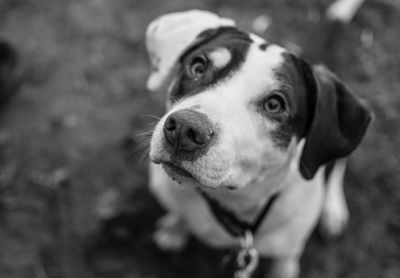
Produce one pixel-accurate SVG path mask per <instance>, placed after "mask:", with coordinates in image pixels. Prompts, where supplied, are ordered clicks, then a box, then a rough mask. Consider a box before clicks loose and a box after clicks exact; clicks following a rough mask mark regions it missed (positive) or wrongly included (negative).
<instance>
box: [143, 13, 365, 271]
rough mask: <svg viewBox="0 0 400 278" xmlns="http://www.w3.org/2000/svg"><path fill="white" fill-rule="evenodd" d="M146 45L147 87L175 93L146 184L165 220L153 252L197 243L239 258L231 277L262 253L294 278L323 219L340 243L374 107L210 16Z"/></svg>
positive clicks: (159, 30)
mask: <svg viewBox="0 0 400 278" xmlns="http://www.w3.org/2000/svg"><path fill="white" fill-rule="evenodd" d="M146 43H147V49H148V52H149V56H150V60H151V63H152V66H153V72H152V73H151V75H150V77H149V79H148V82H147V87H148V89H149V90H150V91H154V92H159V93H160V92H162V93H166V94H167V105H166V106H167V112H166V114H165V115H164V116H163V117H162V118H161V119H160V120H159V121H158V123H157V125H156V126H155V128H154V131H153V134H152V138H151V142H150V153H149V157H150V160H151V163H150V166H149V186H150V189H151V191H152V193H153V194H154V195H155V196H156V198H157V199H158V201H159V202H160V203H161V204H162V205H163V206H164V208H165V209H166V210H167V211H168V213H167V215H166V216H164V217H163V218H162V219H161V220H160V221H159V223H158V229H157V230H156V231H155V234H154V240H155V242H156V243H157V245H158V246H159V247H160V248H162V249H164V250H180V249H181V248H183V247H184V245H185V243H186V242H187V239H188V235H189V234H192V235H194V236H196V237H197V238H199V239H200V240H201V241H203V242H205V243H206V244H208V245H210V246H213V247H215V248H230V247H233V248H238V264H239V266H238V269H239V270H238V272H236V274H235V275H237V276H235V277H249V276H250V275H251V272H252V271H253V269H249V268H254V267H253V266H252V267H250V266H249V264H251V263H248V261H251V262H255V261H256V259H254V260H253V258H256V257H257V254H260V255H261V256H263V257H270V258H273V264H272V267H271V273H269V275H271V276H268V277H284V278H289V277H290V278H294V277H298V275H299V257H300V256H301V254H302V252H303V249H304V245H305V243H306V241H307V239H308V237H309V236H310V233H311V232H312V231H313V229H314V227H315V226H316V223H317V222H318V220H319V218H321V224H322V226H323V228H324V229H325V230H326V231H327V233H329V234H330V235H332V236H337V235H339V234H340V233H341V232H342V231H343V229H344V228H345V226H346V223H347V221H348V217H349V213H348V209H347V206H346V202H345V198H344V195H343V188H342V186H343V184H342V183H343V176H344V173H345V168H346V161H347V157H348V155H349V154H350V153H351V152H352V151H353V150H354V149H355V148H356V147H357V146H358V145H359V144H360V142H361V140H362V138H363V137H364V135H365V133H366V130H367V127H368V125H369V123H370V121H371V111H370V109H369V108H368V106H367V105H366V104H365V103H364V102H363V101H361V100H360V99H359V98H358V97H356V95H355V94H354V93H353V92H352V91H351V90H350V89H349V88H348V87H347V86H346V85H345V84H344V83H343V82H342V81H341V80H340V79H339V78H338V77H337V76H336V75H335V74H333V73H332V72H331V71H330V70H329V69H327V68H326V67H324V66H322V65H310V64H309V63H308V62H306V61H304V60H303V59H301V58H299V57H297V56H295V55H294V54H291V53H289V52H288V51H287V50H286V49H284V48H282V47H280V46H278V45H275V44H271V43H269V42H267V41H265V40H264V39H262V38H260V37H258V36H256V35H254V34H251V33H246V32H243V31H240V30H239V29H238V28H236V26H235V23H234V21H233V20H231V19H227V18H220V17H218V16H217V15H215V14H212V13H210V12H206V11H199V10H192V11H187V12H177V13H172V14H168V15H164V16H161V17H160V18H158V19H156V20H154V21H153V22H152V23H151V24H150V25H149V27H148V29H147V32H146ZM241 252H242V253H243V252H244V254H245V256H246V258H247V259H245V260H244V261H247V262H246V263H243V260H242V263H240V262H239V261H240V254H241ZM240 264H242V266H240ZM255 264H256V263H255ZM240 271H242V272H240ZM241 275H243V276H241Z"/></svg>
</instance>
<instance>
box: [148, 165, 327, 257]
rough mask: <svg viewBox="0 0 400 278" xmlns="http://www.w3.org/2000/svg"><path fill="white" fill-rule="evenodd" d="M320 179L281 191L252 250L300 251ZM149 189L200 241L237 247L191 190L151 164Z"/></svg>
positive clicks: (316, 205)
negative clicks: (180, 218) (182, 220)
mask: <svg viewBox="0 0 400 278" xmlns="http://www.w3.org/2000/svg"><path fill="white" fill-rule="evenodd" d="M320 176H321V175H317V177H316V178H315V179H314V180H313V181H312V182H305V181H303V180H297V179H296V180H295V181H296V183H297V184H296V185H295V186H290V187H288V188H286V189H285V191H284V192H281V194H280V195H279V199H278V200H277V201H276V202H275V203H274V205H273V207H272V208H271V209H270V211H269V212H268V214H267V215H265V218H264V219H263V221H262V224H261V225H260V228H259V229H258V231H257V234H256V235H255V247H256V248H257V249H258V251H259V252H260V253H261V254H262V255H264V256H276V255H278V256H281V255H293V254H296V253H300V252H301V251H302V247H303V245H304V241H305V240H306V238H308V236H309V234H310V232H311V231H312V229H313V228H314V226H315V223H316V221H317V218H318V216H319V213H320V210H321V206H322V201H323V190H324V188H323V186H322V183H321V182H320ZM150 188H151V190H152V192H153V193H154V195H155V196H156V198H157V199H158V200H159V201H160V202H161V204H162V205H163V206H165V208H166V209H167V210H168V211H170V212H172V213H174V214H177V215H178V216H180V217H182V218H183V219H184V221H185V222H186V224H187V225H188V227H189V230H190V232H191V233H192V234H194V235H195V236H196V237H198V238H199V239H200V240H202V241H203V242H205V243H207V244H208V245H211V246H213V247H217V248H219V247H221V248H226V247H230V246H233V245H236V244H237V239H235V238H233V237H232V236H231V235H230V234H229V233H228V232H227V231H226V229H225V228H224V227H223V226H222V225H221V224H220V222H219V221H218V220H216V218H215V216H214V215H213V213H212V212H211V210H210V207H209V205H208V203H207V202H206V201H205V199H204V198H203V197H202V196H201V195H200V194H199V193H198V192H197V191H196V190H195V189H194V188H192V187H185V185H178V184H176V183H174V182H173V181H172V180H171V179H170V178H169V177H168V176H167V175H166V174H165V172H164V171H163V170H162V168H161V167H160V166H158V165H155V164H151V165H150ZM232 201H233V199H232V200H231V202H230V204H229V205H232ZM237 216H238V217H243V215H237ZM247 216H248V217H245V218H246V219H243V220H247V221H249V220H250V221H251V219H252V218H253V217H254V213H248V215H247Z"/></svg>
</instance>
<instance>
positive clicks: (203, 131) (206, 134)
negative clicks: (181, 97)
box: [164, 109, 214, 152]
mask: <svg viewBox="0 0 400 278" xmlns="http://www.w3.org/2000/svg"><path fill="white" fill-rule="evenodd" d="M164 136H165V139H166V141H167V142H168V143H169V144H170V145H171V146H173V147H174V149H175V151H176V152H194V151H196V150H199V149H203V148H205V147H206V146H207V145H208V144H209V143H210V142H211V141H212V140H213V137H214V130H213V126H212V123H211V121H210V120H209V119H208V117H207V115H206V114H204V113H201V112H197V111H194V110H190V109H182V110H179V111H176V112H174V113H172V114H171V115H169V116H168V118H167V119H166V121H165V123H164Z"/></svg>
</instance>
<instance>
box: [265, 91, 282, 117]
mask: <svg viewBox="0 0 400 278" xmlns="http://www.w3.org/2000/svg"><path fill="white" fill-rule="evenodd" d="M263 108H264V110H265V111H267V112H268V113H271V114H278V113H281V112H283V111H285V109H286V102H285V99H284V98H283V97H282V96H280V95H277V94H275V95H272V96H270V97H268V98H267V99H266V100H265V101H264V102H263Z"/></svg>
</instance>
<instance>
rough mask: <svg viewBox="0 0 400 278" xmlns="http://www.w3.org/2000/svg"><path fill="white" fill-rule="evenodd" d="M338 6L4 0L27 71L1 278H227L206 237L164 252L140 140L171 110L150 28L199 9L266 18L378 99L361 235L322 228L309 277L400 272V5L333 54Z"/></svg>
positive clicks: (316, 0) (3, 198) (363, 175)
mask: <svg viewBox="0 0 400 278" xmlns="http://www.w3.org/2000/svg"><path fill="white" fill-rule="evenodd" d="M330 2H331V1H329V0H312V1H306V0H301V1H299V0H297V1H289V0H286V1H283V0H270V1H266V0H265V1H256V0H251V1H246V2H244V1H238V0H234V1H221V0H205V1H196V4H194V1H192V2H191V1H185V0H171V1H155V0H147V1H139V0H113V1H107V0H85V1H83V0H69V1H62V0H52V1H46V0H35V1H28V0H0V37H1V38H3V39H7V40H9V41H10V42H12V43H13V44H14V45H15V46H16V47H17V48H18V50H19V52H20V54H21V58H22V63H23V66H24V68H25V70H26V74H25V79H24V84H23V87H22V88H21V90H20V91H19V93H18V95H17V96H16V97H15V98H14V99H12V101H11V102H10V103H9V104H8V105H7V107H5V108H3V110H2V111H1V113H0V246H1V247H0V248H1V249H0V250H1V251H0V277H1V278H3V277H4V278H53V277H54V278H78V277H83V278H86V277H88V278H91V277H97V278H103V277H104V278H109V277H113V278H136V277H148V278H150V277H223V276H224V275H225V276H226V272H225V270H224V269H223V267H221V263H220V261H221V258H222V257H223V256H224V254H225V253H224V252H220V251H218V252H217V251H215V250H211V249H209V248H207V247H205V246H204V245H202V244H201V243H199V242H197V241H196V240H191V242H190V244H189V246H188V248H187V249H186V250H185V251H184V252H183V253H180V254H166V253H162V252H160V251H158V250H157V248H155V246H154V245H153V244H152V241H151V233H152V231H153V229H154V224H155V221H156V219H157V217H159V216H160V215H161V214H162V209H161V208H160V207H159V206H158V204H157V203H156V202H155V200H154V199H153V198H152V197H151V196H150V194H149V192H148V190H147V187H146V182H147V173H146V164H147V159H146V157H145V156H143V153H144V152H145V150H143V148H141V147H140V145H142V141H144V139H143V138H142V137H140V136H138V133H140V132H142V131H143V130H146V129H149V126H150V125H151V123H152V122H154V118H152V116H151V115H156V116H160V115H162V113H163V110H164V104H163V102H164V96H162V95H155V94H150V93H149V92H147V91H146V89H145V80H146V77H147V75H148V72H149V64H148V60H147V56H146V53H145V49H144V44H143V38H144V31H145V28H146V26H147V24H148V23H149V22H150V21H151V20H152V19H153V18H154V17H156V16H158V15H160V14H163V13H166V12H171V11H177V10H185V9H191V8H195V7H196V8H202V9H208V10H211V11H214V12H217V13H220V14H222V15H224V16H228V17H232V18H234V19H236V20H237V22H238V25H239V26H240V27H241V28H242V29H244V30H251V26H252V22H253V20H254V19H255V18H256V17H257V16H260V15H267V16H268V17H270V18H271V20H272V21H271V22H272V23H271V26H270V28H269V29H267V31H266V32H265V33H263V34H261V35H262V36H264V37H266V38H269V39H270V40H272V41H275V42H278V43H280V44H283V45H285V46H287V47H289V48H291V49H293V50H298V49H300V48H301V47H303V50H304V54H305V56H306V57H307V55H308V57H309V58H310V59H311V60H313V61H318V60H323V61H325V62H326V63H327V64H328V65H329V66H330V67H331V68H333V69H334V70H335V71H336V72H337V73H338V74H339V75H340V76H341V77H342V78H343V79H344V80H345V81H346V82H347V83H348V84H349V85H350V86H351V87H352V88H353V89H354V90H355V91H356V92H357V94H358V95H360V96H361V97H363V98H365V99H366V100H367V101H368V103H369V104H370V106H371V107H372V108H373V110H374V113H375V120H374V122H373V125H372V126H371V128H370V130H369V132H368V135H367V137H366V139H365V140H364V142H363V144H362V145H361V147H360V148H359V149H358V150H357V151H356V152H355V153H354V154H353V155H352V158H351V160H350V165H349V169H348V172H347V177H346V188H345V191H346V194H347V199H348V201H349V207H350V213H351V221H350V224H349V227H348V230H347V232H346V233H345V235H344V236H343V237H341V238H339V239H337V240H335V241H326V240H323V239H322V237H321V236H319V234H318V233H315V234H314V235H313V237H312V239H311V240H310V242H309V244H308V246H307V248H306V252H305V255H304V257H303V259H302V275H301V277H311V278H312V277H326V278H329V277H341V278H344V277H352V278H355V277H363V278H367V277H371V278H372V277H373V278H376V277H382V278H398V277H400V171H399V169H400V155H399V153H400V144H399V141H400V140H399V138H400V129H399V125H400V118H399V109H400V51H399V49H400V31H399V30H400V5H399V4H398V2H397V0H392V1H390V0H382V1H378V0H370V1H367V2H366V4H365V5H364V6H363V8H362V9H361V10H360V11H359V13H358V14H357V16H356V17H355V19H354V20H353V22H352V23H351V24H350V25H349V26H347V27H345V28H340V30H339V32H336V33H335V34H336V35H335V36H334V37H333V39H332V40H331V41H330V42H329V43H326V44H323V45H322V46H321V42H322V41H323V38H324V37H326V33H327V30H326V29H324V28H325V27H324V25H323V24H320V18H321V15H322V13H323V11H324V10H325V8H326V7H327V5H328V4H329V3H330ZM244 3H245V4H244ZM316 49H319V50H322V51H317V50H316ZM138 146H139V147H138ZM137 147H138V148H137ZM135 149H138V150H136V151H135Z"/></svg>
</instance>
